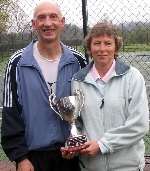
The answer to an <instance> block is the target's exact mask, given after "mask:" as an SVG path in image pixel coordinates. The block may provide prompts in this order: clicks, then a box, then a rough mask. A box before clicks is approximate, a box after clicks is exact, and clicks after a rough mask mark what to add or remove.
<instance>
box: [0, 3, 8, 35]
mask: <svg viewBox="0 0 150 171" xmlns="http://www.w3.org/2000/svg"><path fill="white" fill-rule="evenodd" d="M8 6H9V0H0V33H2V32H4V31H6V29H7V22H8V19H9V14H8V12H7V8H8Z"/></svg>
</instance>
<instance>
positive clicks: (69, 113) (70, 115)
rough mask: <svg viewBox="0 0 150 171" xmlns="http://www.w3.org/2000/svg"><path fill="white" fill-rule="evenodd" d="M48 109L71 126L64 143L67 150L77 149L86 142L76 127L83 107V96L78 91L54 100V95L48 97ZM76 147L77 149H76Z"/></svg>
mask: <svg viewBox="0 0 150 171" xmlns="http://www.w3.org/2000/svg"><path fill="white" fill-rule="evenodd" d="M49 102H50V107H51V108H52V109H53V110H54V111H55V112H56V114H58V115H59V116H60V118H61V119H62V120H63V119H64V120H65V121H68V122H69V123H70V124H71V135H70V137H69V138H68V139H67V141H66V143H65V147H67V148H68V149H70V151H71V150H73V149H78V147H81V146H82V145H83V144H84V143H85V142H86V141H87V138H86V136H85V135H83V134H81V131H79V129H78V128H77V127H76V120H77V118H78V117H79V116H80V112H81V109H82V108H83V106H84V95H83V93H82V92H81V91H80V90H76V91H75V92H74V94H73V95H72V96H68V97H62V98H60V99H56V96H55V94H54V93H52V94H51V95H50V96H49ZM76 147H77V148H76Z"/></svg>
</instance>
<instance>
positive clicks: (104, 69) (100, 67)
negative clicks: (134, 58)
mask: <svg viewBox="0 0 150 171" xmlns="http://www.w3.org/2000/svg"><path fill="white" fill-rule="evenodd" d="M112 63H113V62H112ZM112 63H110V64H108V65H96V64H95V67H96V69H97V71H98V73H99V75H100V77H101V78H103V77H104V76H105V74H106V73H107V72H108V71H109V69H110V68H111V66H112Z"/></svg>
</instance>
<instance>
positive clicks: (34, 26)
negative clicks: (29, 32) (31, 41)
mask: <svg viewBox="0 0 150 171" xmlns="http://www.w3.org/2000/svg"><path fill="white" fill-rule="evenodd" d="M31 22H32V29H33V31H35V30H36V21H35V20H34V19H32V20H31Z"/></svg>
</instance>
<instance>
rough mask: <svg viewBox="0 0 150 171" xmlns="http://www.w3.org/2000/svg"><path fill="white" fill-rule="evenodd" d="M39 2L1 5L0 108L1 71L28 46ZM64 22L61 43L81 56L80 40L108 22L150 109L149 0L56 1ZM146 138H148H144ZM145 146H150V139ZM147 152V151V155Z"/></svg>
mask: <svg viewBox="0 0 150 171" xmlns="http://www.w3.org/2000/svg"><path fill="white" fill-rule="evenodd" d="M38 2H39V0H2V1H0V107H1V106H2V90H3V76H4V68H5V65H6V61H7V59H8V57H9V56H10V55H11V54H12V53H13V52H14V51H16V50H17V49H20V48H22V47H24V46H25V45H27V44H28V43H29V42H30V41H31V40H32V39H34V34H33V32H32V28H31V22H30V21H31V19H32V12H33V9H34V7H35V6H36V4H37V3H38ZM55 2H57V3H58V4H59V5H60V7H61V9H62V11H63V14H64V16H65V18H66V26H65V31H64V34H63V35H62V41H63V42H64V43H65V44H67V45H70V46H74V47H75V48H77V49H78V50H81V51H82V52H83V53H84V51H83V45H82V42H83V38H84V36H85V35H86V34H87V32H88V30H89V29H90V27H92V26H93V24H95V23H96V22H98V21H101V20H110V21H112V23H114V24H116V25H117V26H118V28H119V31H120V35H121V36H122V37H123V47H122V49H121V52H120V58H122V60H124V61H126V62H127V63H131V64H132V65H134V66H135V67H137V68H138V69H139V70H140V71H141V73H142V74H143V76H144V78H145V81H146V86H147V94H148V99H149V105H150V74H149V73H150V1H148V0H111V1H107V0H76V1H70V0H55ZM147 137H148V136H147ZM147 137H146V140H145V141H146V142H147V143H149V144H150V142H149V141H150V139H149V138H147ZM149 152H150V149H149V148H147V153H149Z"/></svg>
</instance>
